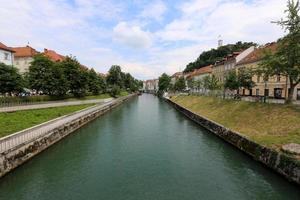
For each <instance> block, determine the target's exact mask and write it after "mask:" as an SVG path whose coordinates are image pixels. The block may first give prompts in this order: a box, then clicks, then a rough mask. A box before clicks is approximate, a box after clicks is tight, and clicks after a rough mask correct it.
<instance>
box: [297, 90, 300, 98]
mask: <svg viewBox="0 0 300 200" xmlns="http://www.w3.org/2000/svg"><path fill="white" fill-rule="evenodd" d="M297 100H300V89H297Z"/></svg>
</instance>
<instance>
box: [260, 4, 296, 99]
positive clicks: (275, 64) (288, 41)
mask: <svg viewBox="0 0 300 200" xmlns="http://www.w3.org/2000/svg"><path fill="white" fill-rule="evenodd" d="M299 11H300V4H299V1H298V0H297V1H294V0H289V1H288V5H287V10H286V11H285V12H286V13H287V16H286V18H285V19H282V20H281V21H278V22H276V23H277V24H278V25H280V26H282V27H283V28H284V29H285V31H286V32H287V35H285V36H284V37H283V38H282V39H280V40H279V41H278V47H277V51H276V52H275V53H274V54H271V53H267V54H266V56H265V58H264V59H263V61H262V62H261V67H262V70H261V71H262V72H263V73H264V74H265V75H266V76H274V75H282V76H285V77H286V78H287V79H288V80H289V81H288V84H289V88H290V89H289V93H288V98H287V99H286V102H287V103H290V102H291V101H292V99H293V95H294V91H295V87H296V85H297V84H299V83H300V16H299Z"/></svg>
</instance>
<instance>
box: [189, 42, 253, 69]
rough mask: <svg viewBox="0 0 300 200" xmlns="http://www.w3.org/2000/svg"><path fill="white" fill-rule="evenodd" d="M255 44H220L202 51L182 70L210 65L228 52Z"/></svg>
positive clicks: (237, 50)
mask: <svg viewBox="0 0 300 200" xmlns="http://www.w3.org/2000/svg"><path fill="white" fill-rule="evenodd" d="M256 45H257V44H256V43H253V42H237V43H236V44H228V45H225V46H221V47H219V48H218V49H211V50H209V51H204V52H202V53H201V54H200V56H199V57H198V58H197V59H196V60H195V61H194V62H191V63H189V64H188V65H187V66H186V68H185V70H184V72H191V71H193V70H194V69H199V68H201V67H205V66H207V65H212V64H214V63H215V62H216V61H218V60H221V59H223V58H224V57H225V56H227V55H228V54H231V53H233V52H239V51H242V50H245V49H247V48H249V47H251V46H256Z"/></svg>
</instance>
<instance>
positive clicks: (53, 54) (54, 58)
mask: <svg viewBox="0 0 300 200" xmlns="http://www.w3.org/2000/svg"><path fill="white" fill-rule="evenodd" d="M43 54H44V55H45V56H47V57H48V58H50V60H52V61H54V62H58V61H63V60H64V59H65V56H62V55H60V54H58V53H56V52H55V51H53V50H48V49H44V53H43Z"/></svg>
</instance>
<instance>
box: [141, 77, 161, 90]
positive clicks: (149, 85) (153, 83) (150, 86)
mask: <svg viewBox="0 0 300 200" xmlns="http://www.w3.org/2000/svg"><path fill="white" fill-rule="evenodd" d="M158 82H159V80H158V79H152V80H146V81H144V82H143V90H144V92H147V93H156V92H157V91H158V89H159V88H158Z"/></svg>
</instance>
